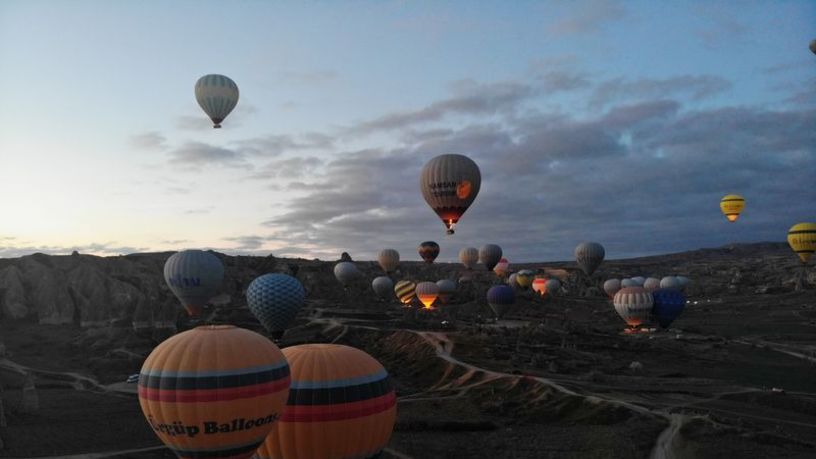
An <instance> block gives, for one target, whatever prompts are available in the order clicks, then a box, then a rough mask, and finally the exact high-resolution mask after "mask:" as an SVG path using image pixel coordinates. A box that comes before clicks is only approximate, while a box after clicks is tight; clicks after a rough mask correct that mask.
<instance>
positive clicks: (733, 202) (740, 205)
mask: <svg viewBox="0 0 816 459" xmlns="http://www.w3.org/2000/svg"><path fill="white" fill-rule="evenodd" d="M744 208H745V198H743V197H742V196H740V195H738V194H729V195H725V196H723V198H722V199H720V210H722V213H724V214H725V218H727V219H728V221H729V222H735V221H737V219H738V218H739V216H740V213H742V209H744Z"/></svg>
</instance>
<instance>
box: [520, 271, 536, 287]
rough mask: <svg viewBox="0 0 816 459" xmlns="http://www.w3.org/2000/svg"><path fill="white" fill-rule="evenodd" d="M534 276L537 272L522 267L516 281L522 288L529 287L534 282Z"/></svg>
mask: <svg viewBox="0 0 816 459" xmlns="http://www.w3.org/2000/svg"><path fill="white" fill-rule="evenodd" d="M533 278H535V272H534V271H531V270H529V269H522V270H521V271H519V272H518V273H517V275H516V283H517V284H518V285H519V287H521V288H527V287H529V286H530V285H531V284H532V283H533Z"/></svg>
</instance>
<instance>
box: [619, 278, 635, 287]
mask: <svg viewBox="0 0 816 459" xmlns="http://www.w3.org/2000/svg"><path fill="white" fill-rule="evenodd" d="M627 287H638V283H637V281H635V280H632V279H631V278H628V277H627V278H626V279H623V280H622V281H621V288H627Z"/></svg>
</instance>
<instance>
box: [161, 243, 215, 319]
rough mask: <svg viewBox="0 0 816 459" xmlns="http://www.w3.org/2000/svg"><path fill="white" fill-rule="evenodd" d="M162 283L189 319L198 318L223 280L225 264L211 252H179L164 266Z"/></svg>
mask: <svg viewBox="0 0 816 459" xmlns="http://www.w3.org/2000/svg"><path fill="white" fill-rule="evenodd" d="M164 280H165V282H167V286H168V287H170V290H171V291H172V292H173V294H174V295H176V297H177V298H178V299H179V301H180V302H181V304H182V306H184V308H185V309H187V313H188V314H190V315H191V316H198V315H199V314H201V310H202V309H203V308H204V305H206V304H207V301H209V300H210V298H212V297H213V296H215V294H216V292H217V291H218V288H219V287H220V286H221V282H222V281H223V280H224V264H223V263H221V260H219V259H218V257H216V256H215V255H213V254H212V252H205V251H203V250H182V251H181V252H177V253H174V254H173V255H172V256H170V258H168V259H167V261H166V262H165V263H164Z"/></svg>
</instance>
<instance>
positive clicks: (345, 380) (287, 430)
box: [257, 344, 397, 459]
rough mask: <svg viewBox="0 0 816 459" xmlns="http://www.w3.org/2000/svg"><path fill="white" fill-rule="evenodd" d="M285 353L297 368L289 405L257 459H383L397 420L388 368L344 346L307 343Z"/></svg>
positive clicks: (292, 365) (285, 350) (356, 350)
mask: <svg viewBox="0 0 816 459" xmlns="http://www.w3.org/2000/svg"><path fill="white" fill-rule="evenodd" d="M283 353H284V354H285V355H286V359H287V360H288V361H289V364H290V365H291V367H292V386H291V389H290V391H289V401H288V402H287V404H286V408H284V410H283V417H281V419H280V421H278V422H277V423H276V424H275V426H274V427H273V429H272V432H270V433H269V436H268V437H267V438H266V441H265V442H264V444H263V446H261V447H260V448H259V449H258V452H257V457H258V458H261V459H352V458H360V459H362V458H373V457H378V456H379V455H380V452H381V451H382V450H383V449H384V448H385V447H386V445H388V441H389V439H390V438H391V433H392V431H393V430H394V422H395V420H396V416H397V397H396V394H395V392H394V387H393V385H392V384H391V381H390V378H389V376H388V372H387V371H386V370H385V368H383V366H382V365H381V364H380V363H379V362H377V361H376V360H375V359H374V358H373V357H371V356H370V355H368V354H366V353H365V352H363V351H361V350H359V349H355V348H353V347H349V346H341V345H339V344H301V345H299V346H291V347H287V348H285V349H284V350H283Z"/></svg>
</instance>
